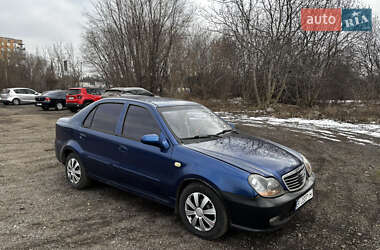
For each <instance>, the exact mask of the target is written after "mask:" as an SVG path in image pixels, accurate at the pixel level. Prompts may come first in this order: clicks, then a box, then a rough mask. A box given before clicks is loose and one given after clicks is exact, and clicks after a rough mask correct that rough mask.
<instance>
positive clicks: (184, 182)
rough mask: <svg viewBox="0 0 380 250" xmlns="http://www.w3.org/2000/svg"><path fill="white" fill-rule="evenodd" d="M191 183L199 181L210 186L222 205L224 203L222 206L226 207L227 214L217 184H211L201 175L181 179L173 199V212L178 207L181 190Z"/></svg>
mask: <svg viewBox="0 0 380 250" xmlns="http://www.w3.org/2000/svg"><path fill="white" fill-rule="evenodd" d="M193 183H199V184H202V185H205V186H206V187H208V188H210V189H211V190H212V191H214V192H215V194H216V195H217V196H218V197H219V198H220V200H221V201H222V203H223V205H224V208H225V209H226V211H227V214H229V213H228V208H227V206H226V204H225V202H224V199H223V196H222V192H221V191H220V190H219V189H218V188H217V186H216V185H215V184H212V182H210V181H208V180H205V179H203V178H201V177H194V176H193V177H189V178H185V179H183V180H182V181H181V182H180V184H179V185H178V188H177V193H176V200H175V208H174V212H175V214H178V209H179V200H180V196H181V193H182V191H183V190H184V189H185V188H186V187H187V186H189V185H191V184H193Z"/></svg>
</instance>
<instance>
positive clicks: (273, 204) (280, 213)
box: [223, 176, 315, 231]
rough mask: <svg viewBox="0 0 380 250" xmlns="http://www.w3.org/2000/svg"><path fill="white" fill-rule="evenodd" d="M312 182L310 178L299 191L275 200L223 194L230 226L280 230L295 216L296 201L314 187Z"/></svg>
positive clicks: (245, 228)
mask: <svg viewBox="0 0 380 250" xmlns="http://www.w3.org/2000/svg"><path fill="white" fill-rule="evenodd" d="M314 181H315V177H314V176H313V177H310V178H308V179H307V181H306V183H305V186H304V187H303V188H302V189H301V190H299V191H297V192H289V193H286V194H284V195H282V196H280V197H277V198H263V197H260V196H257V197H256V198H254V199H249V198H246V197H242V196H238V195H235V194H231V193H226V192H224V193H223V196H224V200H225V204H226V206H227V209H228V211H229V215H230V223H231V226H232V227H235V228H239V229H243V230H247V231H274V230H276V229H278V228H280V227H281V226H283V225H284V224H286V223H287V222H288V221H289V220H290V219H291V218H292V217H293V216H294V215H295V214H296V212H297V211H298V210H297V211H296V210H295V207H296V201H297V199H298V198H300V197H301V196H303V195H304V194H306V193H307V192H308V191H310V190H311V189H312V188H313V187H314ZM309 202H310V201H309ZM307 203H308V202H307ZM305 205H306V204H305ZM305 205H304V206H305Z"/></svg>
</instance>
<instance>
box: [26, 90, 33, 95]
mask: <svg viewBox="0 0 380 250" xmlns="http://www.w3.org/2000/svg"><path fill="white" fill-rule="evenodd" d="M25 93H26V94H28V95H34V94H35V93H36V92H35V91H33V90H31V89H25Z"/></svg>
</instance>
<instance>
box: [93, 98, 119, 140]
mask: <svg viewBox="0 0 380 250" xmlns="http://www.w3.org/2000/svg"><path fill="white" fill-rule="evenodd" d="M122 110H123V104H120V103H105V104H100V105H99V106H98V108H97V110H96V112H95V115H94V119H93V120H92V124H91V127H90V128H91V129H94V130H98V131H102V132H104V133H109V134H114V133H115V129H116V126H117V123H118V121H119V118H120V114H121V111H122Z"/></svg>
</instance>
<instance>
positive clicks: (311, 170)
mask: <svg viewBox="0 0 380 250" xmlns="http://www.w3.org/2000/svg"><path fill="white" fill-rule="evenodd" d="M302 160H303V164H304V165H305V167H306V171H307V173H308V175H309V176H313V169H312V168H311V164H310V162H309V161H308V160H307V159H306V157H305V156H303V155H302Z"/></svg>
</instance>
